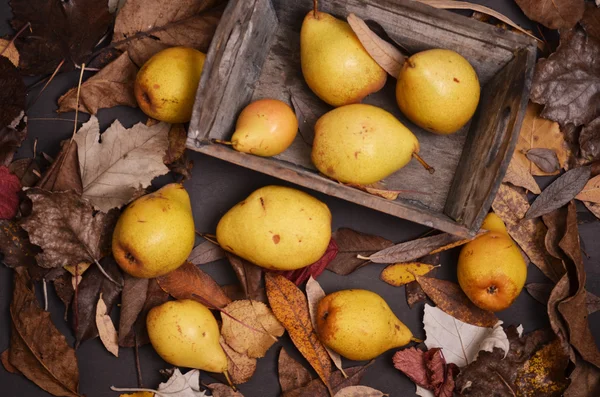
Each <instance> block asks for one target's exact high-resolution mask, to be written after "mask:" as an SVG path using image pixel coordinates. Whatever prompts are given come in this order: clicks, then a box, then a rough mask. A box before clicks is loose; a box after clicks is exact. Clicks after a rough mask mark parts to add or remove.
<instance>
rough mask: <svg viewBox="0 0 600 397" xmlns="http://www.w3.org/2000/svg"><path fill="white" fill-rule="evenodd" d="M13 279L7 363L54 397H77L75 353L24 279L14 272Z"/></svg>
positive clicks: (77, 369) (78, 396) (77, 373)
mask: <svg viewBox="0 0 600 397" xmlns="http://www.w3.org/2000/svg"><path fill="white" fill-rule="evenodd" d="M14 277H15V279H14V290H13V300H12V302H11V304H10V316H11V319H12V332H11V341H10V353H9V361H10V363H11V364H12V365H13V366H14V367H15V368H16V369H17V370H19V371H20V372H21V373H22V374H23V375H25V376H26V377H27V378H28V379H29V380H31V381H32V382H34V383H35V384H36V385H38V386H39V387H41V388H42V389H44V390H46V391H47V392H49V393H51V394H53V395H55V396H65V397H80V395H79V393H78V388H79V368H78V364H77V357H76V356H75V351H74V350H73V349H72V348H71V347H70V346H69V345H68V344H67V341H66V339H65V337H64V336H63V335H62V334H61V333H60V332H59V331H58V330H57V329H56V327H55V326H54V324H53V323H52V320H51V319H50V313H49V312H46V311H43V310H42V309H41V308H40V306H39V304H38V302H37V299H36V297H35V292H34V291H33V290H32V289H31V287H30V286H29V285H28V280H27V279H26V278H25V277H24V276H22V275H20V274H19V273H18V272H15V276H14Z"/></svg>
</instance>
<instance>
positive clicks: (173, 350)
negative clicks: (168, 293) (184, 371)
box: [146, 299, 227, 374]
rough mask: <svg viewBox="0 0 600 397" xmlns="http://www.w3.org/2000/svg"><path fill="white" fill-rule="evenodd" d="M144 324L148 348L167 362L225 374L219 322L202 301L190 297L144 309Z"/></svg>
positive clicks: (225, 361)
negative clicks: (146, 330) (149, 346)
mask: <svg viewBox="0 0 600 397" xmlns="http://www.w3.org/2000/svg"><path fill="white" fill-rule="evenodd" d="M146 326H147V328H148V336H149V337H150V343H152V347H153V348H154V350H156V352H157V353H158V355H159V356H160V357H161V358H162V359H163V360H165V361H166V362H168V363H169V364H172V365H175V366H177V367H188V368H197V369H202V370H205V371H209V372H221V373H224V374H227V356H226V355H225V351H223V348H222V347H221V344H220V343H219V338H220V336H221V334H220V332H219V325H218V324H217V320H216V319H215V317H214V316H213V314H212V313H211V312H210V310H208V308H207V307H206V306H204V305H203V304H201V303H199V302H196V301H194V300H191V299H185V300H179V301H170V302H166V303H163V304H162V305H160V306H156V307H154V308H153V309H152V310H150V312H148V317H147V318H146Z"/></svg>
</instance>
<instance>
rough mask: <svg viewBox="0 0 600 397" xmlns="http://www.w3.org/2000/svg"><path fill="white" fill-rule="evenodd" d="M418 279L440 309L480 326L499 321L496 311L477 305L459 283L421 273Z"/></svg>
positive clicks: (488, 325)
mask: <svg viewBox="0 0 600 397" xmlns="http://www.w3.org/2000/svg"><path fill="white" fill-rule="evenodd" d="M416 280H417V282H418V283H419V285H420V286H421V288H423V290H424V291H425V293H426V294H427V296H429V298H431V300H432V301H433V302H434V303H435V304H436V305H437V306H438V308H439V309H441V310H443V311H445V312H446V313H448V314H449V315H451V316H453V317H455V318H457V319H458V320H460V321H462V322H465V323H467V324H472V325H476V326H478V327H493V326H494V325H496V323H498V321H499V320H498V317H496V315H495V314H494V313H492V312H490V311H487V310H483V309H480V308H478V307H477V306H475V305H474V304H473V302H471V301H470V300H469V298H468V297H467V296H466V295H465V293H464V292H463V291H462V289H461V288H460V286H459V285H458V284H455V283H453V282H451V281H446V280H440V279H437V278H431V277H423V276H419V275H417V277H416Z"/></svg>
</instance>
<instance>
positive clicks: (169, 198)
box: [112, 183, 195, 278]
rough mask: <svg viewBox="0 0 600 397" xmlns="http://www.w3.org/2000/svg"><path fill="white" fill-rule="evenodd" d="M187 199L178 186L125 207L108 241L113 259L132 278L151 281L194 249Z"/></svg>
mask: <svg viewBox="0 0 600 397" xmlns="http://www.w3.org/2000/svg"><path fill="white" fill-rule="evenodd" d="M194 240H195V228H194V218H193V216H192V206H191V204H190V197H189V195H188V193H187V191H186V190H185V188H184V187H183V185H181V184H179V183H172V184H169V185H166V186H164V187H163V188H162V189H159V190H157V191H156V192H154V193H151V194H147V195H145V196H142V197H140V198H138V199H137V200H135V201H134V202H133V203H131V204H129V206H128V207H127V208H125V210H124V211H123V213H122V214H121V216H120V217H119V220H118V221H117V225H116V226H115V230H114V232H113V238H112V251H113V256H114V257H115V260H116V261H117V263H118V264H119V266H120V267H121V269H123V270H124V271H125V272H126V273H129V274H130V275H132V276H134V277H140V278H154V277H158V276H162V275H163V274H166V273H169V272H170V271H172V270H175V269H177V268H178V267H179V266H181V265H182V264H183V263H184V262H185V260H186V259H187V257H188V256H189V255H190V252H192V248H194Z"/></svg>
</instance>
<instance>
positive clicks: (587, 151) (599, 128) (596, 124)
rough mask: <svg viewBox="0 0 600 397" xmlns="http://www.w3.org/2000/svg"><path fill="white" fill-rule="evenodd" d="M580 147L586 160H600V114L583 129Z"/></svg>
mask: <svg viewBox="0 0 600 397" xmlns="http://www.w3.org/2000/svg"><path fill="white" fill-rule="evenodd" d="M579 149H580V154H579V155H580V157H581V158H582V159H583V161H584V162H589V161H594V160H600V116H598V117H596V118H595V119H594V120H592V121H590V122H589V123H588V124H587V125H586V126H585V127H583V128H582V129H581V133H580V134H579Z"/></svg>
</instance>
